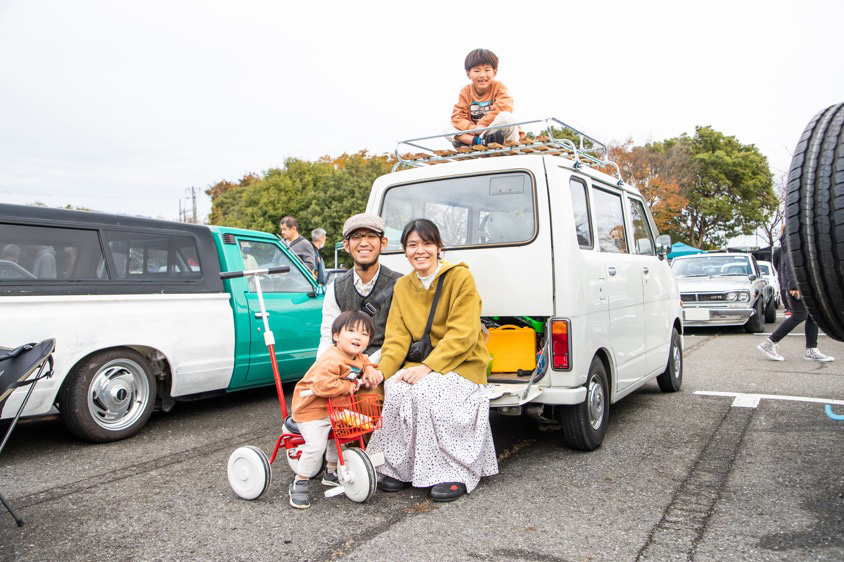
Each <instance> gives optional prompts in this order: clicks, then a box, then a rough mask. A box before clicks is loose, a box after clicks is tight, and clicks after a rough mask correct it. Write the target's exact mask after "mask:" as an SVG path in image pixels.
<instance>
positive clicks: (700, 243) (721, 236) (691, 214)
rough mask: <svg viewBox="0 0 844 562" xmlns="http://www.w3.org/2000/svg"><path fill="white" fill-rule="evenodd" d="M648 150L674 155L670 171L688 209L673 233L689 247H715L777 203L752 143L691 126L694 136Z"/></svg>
mask: <svg viewBox="0 0 844 562" xmlns="http://www.w3.org/2000/svg"><path fill="white" fill-rule="evenodd" d="M653 148H654V149H655V150H657V151H666V152H669V151H674V152H675V153H676V154H677V155H678V156H679V157H680V161H679V162H676V163H675V164H674V171H673V172H672V173H674V174H677V175H678V177H679V178H680V185H681V195H682V196H683V197H685V198H686V199H687V200H688V205H686V207H685V208H684V209H683V210H682V211H681V212H680V214H679V215H678V216H677V217H676V220H675V221H674V225H673V229H674V230H675V231H676V232H679V233H681V234H683V235H684V236H682V238H683V239H686V240H688V242H689V244H691V245H692V246H695V247H698V248H717V247H720V246H722V245H723V244H724V242H726V240H727V239H728V238H731V237H733V236H736V235H737V234H751V233H752V232H753V231H754V230H755V229H756V228H757V227H759V226H760V225H762V224H763V223H765V221H766V220H767V218H768V217H769V216H770V215H771V213H773V212H775V210H776V207H777V203H778V201H777V197H776V195H775V194H774V190H773V182H772V177H771V171H770V169H769V167H768V160H767V158H765V156H763V155H762V153H761V152H759V150H758V149H757V148H756V147H755V146H754V145H752V144H750V145H745V144H741V143H740V142H739V141H738V140H737V139H736V138H735V137H733V136H727V135H724V134H723V133H721V132H719V131H716V130H714V129H712V128H711V127H697V128H696V129H695V136H694V137H691V138H690V137H688V136H687V135H682V136H680V137H678V138H674V139H669V140H666V141H663V142H660V143H654V145H653ZM684 154H685V155H686V156H683V155H684ZM683 160H685V162H683Z"/></svg>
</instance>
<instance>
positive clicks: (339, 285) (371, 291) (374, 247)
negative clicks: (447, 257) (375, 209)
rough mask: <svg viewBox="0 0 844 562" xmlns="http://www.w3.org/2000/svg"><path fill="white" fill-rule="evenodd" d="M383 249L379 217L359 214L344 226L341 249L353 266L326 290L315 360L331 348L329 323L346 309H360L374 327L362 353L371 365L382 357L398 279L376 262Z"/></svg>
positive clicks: (393, 272)
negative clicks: (386, 328)
mask: <svg viewBox="0 0 844 562" xmlns="http://www.w3.org/2000/svg"><path fill="white" fill-rule="evenodd" d="M386 247H387V239H386V238H385V237H384V220H383V219H382V218H381V217H379V216H378V215H372V214H368V213H361V214H359V215H354V216H353V217H351V218H349V220H347V221H346V223H345V224H344V225H343V248H344V249H345V250H346V251H347V252H348V253H349V254H350V255H351V256H352V261H353V262H354V264H355V265H354V267H353V268H352V269H351V270H350V271H347V272H346V273H344V274H342V275H341V276H340V277H338V278H337V280H336V281H335V282H334V283H331V284H329V285H328V286H327V287H326V290H325V300H324V301H323V305H322V326H321V328H320V339H319V350H318V351H317V357H319V356H320V355H322V353H323V352H325V350H327V349H328V348H330V347H331V346H332V345H333V341H332V339H331V324H332V323H333V322H334V319H335V318H337V317H338V316H339V315H340V313H341V312H345V311H347V310H362V311H364V312H366V313H367V314H369V315H370V316H372V322H373V323H374V324H375V334H370V340H369V347H368V348H366V352H365V353H366V354H367V355H369V358H370V360H371V361H372V362H373V363H377V362H378V360H379V359H380V358H381V345H382V344H383V343H384V327H385V326H386V325H387V315H388V314H389V312H390V303H392V301H393V285H395V283H396V281H397V280H398V278H399V277H401V273H396V272H395V271H393V270H392V269H389V268H388V267H386V266H383V265H381V264H380V263H379V257H380V256H381V250H383V249H384V248H386Z"/></svg>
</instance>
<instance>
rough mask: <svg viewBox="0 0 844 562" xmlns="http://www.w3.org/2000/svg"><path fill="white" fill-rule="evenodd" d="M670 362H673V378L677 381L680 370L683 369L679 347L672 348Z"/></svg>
mask: <svg viewBox="0 0 844 562" xmlns="http://www.w3.org/2000/svg"><path fill="white" fill-rule="evenodd" d="M671 360H672V361H674V378H676V379H679V378H680V374H681V371H680V369H682V368H683V355H682V354H681V353H680V346H679V345H675V346H674V349H673V353H672V354H671Z"/></svg>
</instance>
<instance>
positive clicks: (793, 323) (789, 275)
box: [756, 233, 835, 363]
mask: <svg viewBox="0 0 844 562" xmlns="http://www.w3.org/2000/svg"><path fill="white" fill-rule="evenodd" d="M775 250H776V248H775ZM779 250H780V251H779V252H776V251H774V252H773V255H772V256H771V261H772V262H773V264H774V267H776V268H777V273H779V276H780V287H781V288H782V294H783V297H784V299H783V300H784V301H785V302H786V303H787V304H786V306H787V307H788V308H790V310H791V316H789V317H788V318H786V319H785V321H784V322H783V323H782V324H780V325H779V327H778V328H777V329H776V330H774V333H772V334H771V335H770V336H768V337H767V338H765V341H763V342H762V343H760V344H759V345H757V346H756V349H758V350H759V351H761V352H762V354H763V355H765V357H767V358H768V359H770V360H771V361H784V360H785V357H783V356H782V355H780V352H779V345H777V344H778V343H779V341H780V340H782V339H783V338H784V337H785V336H787V335H788V334H789V333H791V331H792V330H793V329H794V328H796V327H797V326H798V325H800V324H801V323H802V322H804V321H805V322H806V326H805V328H804V330H805V332H806V353H805V354H804V355H803V359H805V360H806V361H821V362H824V363H826V362H829V361H835V357H830V356H829V355H824V354H823V353H821V352H820V350H819V349H818V324H817V322H815V321H814V320H813V319H812V317H811V316H809V310H808V309H807V308H806V303H804V302H803V299H802V297H801V296H800V289H799V288H798V286H797V279H795V278H794V269H793V266H792V264H791V258H790V257H789V255H788V249H787V247H786V237H785V233H783V236H782V238H781V239H780V248H779Z"/></svg>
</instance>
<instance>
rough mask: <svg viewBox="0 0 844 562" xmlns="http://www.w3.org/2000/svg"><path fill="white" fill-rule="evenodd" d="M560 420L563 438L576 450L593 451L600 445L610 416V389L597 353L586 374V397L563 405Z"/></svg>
mask: <svg viewBox="0 0 844 562" xmlns="http://www.w3.org/2000/svg"><path fill="white" fill-rule="evenodd" d="M558 411H559V412H560V414H559V415H560V424H561V427H562V430H563V442H565V444H566V445H567V446H568V447H569V448H570V449H575V450H577V451H592V450H595V449H597V448H598V447H600V446H601V443H603V442H604V436H605V435H606V434H607V424H608V423H609V417H610V391H609V383H608V382H607V371H606V368H605V367H604V362H603V361H601V359H600V358H599V357H595V358H594V359H592V364H591V365H589V375H588V377H587V378H586V400H585V401H584V402H582V403H580V404H577V405H575V406H563V407H561V408H559V410H558Z"/></svg>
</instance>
